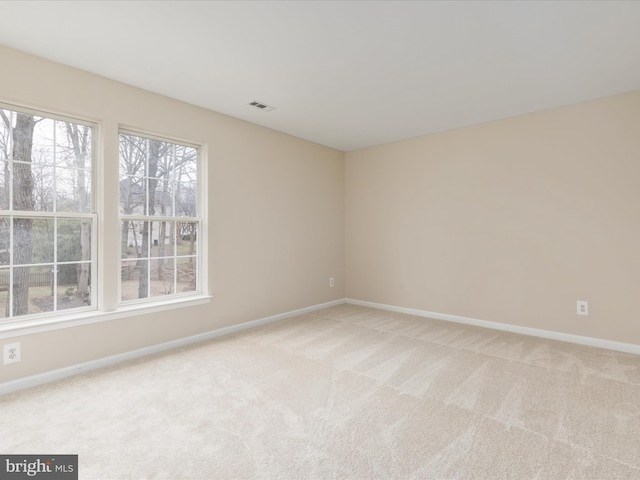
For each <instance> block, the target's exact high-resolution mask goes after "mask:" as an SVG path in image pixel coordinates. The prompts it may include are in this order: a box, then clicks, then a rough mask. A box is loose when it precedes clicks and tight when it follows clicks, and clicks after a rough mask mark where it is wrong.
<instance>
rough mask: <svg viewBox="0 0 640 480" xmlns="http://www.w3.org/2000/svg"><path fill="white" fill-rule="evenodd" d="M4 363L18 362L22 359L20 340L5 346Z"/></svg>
mask: <svg viewBox="0 0 640 480" xmlns="http://www.w3.org/2000/svg"><path fill="white" fill-rule="evenodd" d="M3 359H4V364H5V365H6V364H8V363H16V362H19V361H20V360H22V352H21V351H20V342H15V343H7V344H6V345H4V346H3Z"/></svg>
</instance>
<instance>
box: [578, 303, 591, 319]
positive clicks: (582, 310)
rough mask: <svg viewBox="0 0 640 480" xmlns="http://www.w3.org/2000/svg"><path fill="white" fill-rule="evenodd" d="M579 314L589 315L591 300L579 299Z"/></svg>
mask: <svg viewBox="0 0 640 480" xmlns="http://www.w3.org/2000/svg"><path fill="white" fill-rule="evenodd" d="M577 314H578V315H584V316H585V317H586V316H587V315H589V302H583V301H581V300H578V305H577Z"/></svg>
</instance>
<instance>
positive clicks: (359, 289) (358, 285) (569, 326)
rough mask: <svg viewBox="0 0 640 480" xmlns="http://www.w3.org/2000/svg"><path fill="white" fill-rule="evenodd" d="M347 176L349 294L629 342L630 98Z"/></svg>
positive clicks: (381, 150)
mask: <svg viewBox="0 0 640 480" xmlns="http://www.w3.org/2000/svg"><path fill="white" fill-rule="evenodd" d="M345 168H346V272H347V284H346V295H347V297H349V298H353V299H358V300H364V301H371V302H377V303H383V304H389V305H395V306H401V307H407V308H415V309H420V310H427V311H432V312H438V313H443V314H452V315H461V316H466V317H472V318H476V319H482V320H490V321H496V322H502V323H508V324H513V325H518V326H527V327H533V328H539V329H546V330H552V331H559V332H564V333H570V334H577V335H585V336H591V337H597V338H602V339H609V340H615V341H621V342H628V343H635V344H640V322H639V320H638V317H639V312H640V311H639V310H638V308H637V301H638V298H639V295H640V92H634V93H630V94H626V95H620V96H615V97H610V98H605V99H601V100H597V101H593V102H588V103H582V104H578V105H573V106H568V107H565V108H559V109H554V110H550V111H545V112H541V113H536V114H532V115H526V116H521V117H517V118H511V119H507V120H503V121H498V122H493V123H489V124H484V125H480V126H475V127H471V128H465V129H460V130H456V131H450V132H446V133H442V134H437V135H429V136H425V137H421V138H416V139H412V140H408V141H403V142H399V143H394V144H389V145H384V146H380V147H376V148H369V149H364V150H359V151H355V152H351V153H348V154H347V155H346V167H345ZM577 300H587V301H588V302H589V308H590V315H589V316H588V317H579V316H577V315H576V301H577Z"/></svg>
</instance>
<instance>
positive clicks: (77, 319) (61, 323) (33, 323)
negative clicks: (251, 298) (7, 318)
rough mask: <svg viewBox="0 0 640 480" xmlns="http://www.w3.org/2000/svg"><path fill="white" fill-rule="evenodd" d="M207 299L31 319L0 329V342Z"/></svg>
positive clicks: (130, 306) (164, 309) (153, 311)
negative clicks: (0, 340)
mask: <svg viewBox="0 0 640 480" xmlns="http://www.w3.org/2000/svg"><path fill="white" fill-rule="evenodd" d="M212 298H213V297H212V296H211V295H198V296H192V297H184V298H176V299H172V300H165V301H161V302H160V301H159V302H149V303H141V304H136V305H126V306H122V307H120V308H118V309H117V310H113V311H110V312H101V311H96V310H92V311H88V312H81V313H74V314H68V315H56V316H55V317H46V318H34V319H33V320H24V321H20V320H16V321H15V322H12V323H7V324H5V325H0V339H5V338H12V337H19V336H22V335H33V334H34V333H42V332H48V331H51V330H60V329H62V328H71V327H79V326H83V325H90V324H92V323H99V322H106V321H109V320H116V319H119V318H127V317H133V316H139V315H147V314H150V313H155V312H161V311H166V310H173V309H175V308H186V307H193V306H195V305H202V304H205V303H209V302H211V299H212Z"/></svg>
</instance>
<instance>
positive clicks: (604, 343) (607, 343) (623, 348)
mask: <svg viewBox="0 0 640 480" xmlns="http://www.w3.org/2000/svg"><path fill="white" fill-rule="evenodd" d="M345 301H346V303H349V304H352V305H360V306H362V307H371V308H378V309H380V310H388V311H390V312H398V313H407V314H409V315H416V316H419V317H428V318H433V319H435V320H445V321H447V322H455V323H463V324H465V325H474V326H476V327H483V328H491V329H493V330H502V331H505V332H511V333H519V334H521V335H529V336H532V337H541V338H548V339H550V340H558V341H560V342H568V343H576V344H578V345H588V346H590V347H598V348H606V349H609V350H617V351H619V352H626V353H634V354H636V355H640V345H636V344H633V343H623V342H616V341H613V340H605V339H602V338H594V337H584V336H581V335H573V334H571V333H563V332H554V331H551V330H543V329H539V328H531V327H522V326H519V325H509V324H507V323H499V322H491V321H488V320H479V319H477V318H470V317H462V316H459V315H449V314H447V313H436V312H429V311H426V310H417V309H415V308H405V307H396V306H394V305H385V304H383V303H374V302H365V301H362V300H355V299H353V298H346V299H345Z"/></svg>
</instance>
